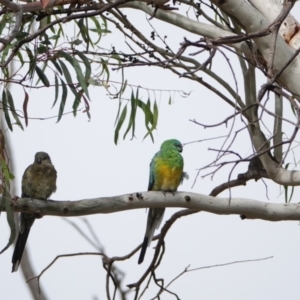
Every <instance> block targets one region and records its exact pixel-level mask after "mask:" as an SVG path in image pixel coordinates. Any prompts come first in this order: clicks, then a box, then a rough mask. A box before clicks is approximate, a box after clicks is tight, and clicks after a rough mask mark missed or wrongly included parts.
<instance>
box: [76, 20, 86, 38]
mask: <svg viewBox="0 0 300 300" xmlns="http://www.w3.org/2000/svg"><path fill="white" fill-rule="evenodd" d="M76 24H77V26H78V28H79V31H80V33H81V37H82V39H83V40H84V41H85V42H86V43H88V42H89V40H88V37H87V29H86V27H85V25H84V23H83V19H80V20H79V21H78V22H76Z"/></svg>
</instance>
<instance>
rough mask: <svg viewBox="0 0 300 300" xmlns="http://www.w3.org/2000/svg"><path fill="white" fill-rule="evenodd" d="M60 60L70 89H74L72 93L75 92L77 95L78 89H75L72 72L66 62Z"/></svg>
mask: <svg viewBox="0 0 300 300" xmlns="http://www.w3.org/2000/svg"><path fill="white" fill-rule="evenodd" d="M58 62H59V64H60V66H61V68H62V70H63V73H64V75H65V79H66V81H67V83H68V86H69V88H70V90H71V91H72V93H73V94H74V96H75V97H76V94H77V91H76V89H75V87H74V84H73V80H72V77H71V74H70V72H69V70H68V68H67V66H66V65H65V63H64V62H63V61H62V60H60V59H59V60H58Z"/></svg>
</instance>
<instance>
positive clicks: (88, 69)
mask: <svg viewBox="0 0 300 300" xmlns="http://www.w3.org/2000/svg"><path fill="white" fill-rule="evenodd" d="M76 54H77V55H78V56H79V57H80V58H81V60H82V61H83V63H84V65H85V76H84V77H85V80H86V81H88V80H89V79H90V77H91V73H92V68H91V64H90V62H89V60H88V58H87V57H86V56H85V55H84V54H83V53H82V52H80V51H76Z"/></svg>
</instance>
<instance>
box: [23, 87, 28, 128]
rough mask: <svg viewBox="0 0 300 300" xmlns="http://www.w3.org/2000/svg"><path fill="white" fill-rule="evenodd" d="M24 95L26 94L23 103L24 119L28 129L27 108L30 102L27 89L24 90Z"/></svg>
mask: <svg viewBox="0 0 300 300" xmlns="http://www.w3.org/2000/svg"><path fill="white" fill-rule="evenodd" d="M24 93H25V98H24V102H23V114H24V119H25V125H26V127H27V126H28V112H27V106H28V101H29V95H28V93H27V92H26V90H25V89H24Z"/></svg>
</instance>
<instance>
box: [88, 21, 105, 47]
mask: <svg viewBox="0 0 300 300" xmlns="http://www.w3.org/2000/svg"><path fill="white" fill-rule="evenodd" d="M90 20H91V21H93V22H94V24H95V26H96V29H89V30H91V31H93V32H97V33H98V37H99V38H98V40H97V41H96V42H95V43H94V44H96V45H97V44H98V43H99V42H100V40H101V37H102V29H101V26H100V24H99V22H98V20H97V18H95V17H90Z"/></svg>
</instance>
